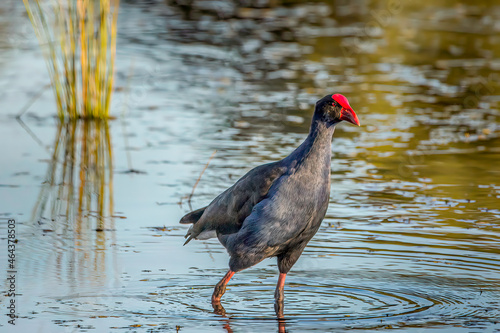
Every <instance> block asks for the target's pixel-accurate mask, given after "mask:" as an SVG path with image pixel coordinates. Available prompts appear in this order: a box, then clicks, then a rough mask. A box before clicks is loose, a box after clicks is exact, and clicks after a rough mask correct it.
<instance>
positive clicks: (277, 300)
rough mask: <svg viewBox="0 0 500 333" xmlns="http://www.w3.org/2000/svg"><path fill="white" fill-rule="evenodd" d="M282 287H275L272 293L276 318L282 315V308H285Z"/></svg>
mask: <svg viewBox="0 0 500 333" xmlns="http://www.w3.org/2000/svg"><path fill="white" fill-rule="evenodd" d="M284 294H285V293H284V291H283V289H276V292H275V293H274V311H275V312H276V316H277V317H278V319H281V318H283V317H284V314H283V312H284V309H285V295H284Z"/></svg>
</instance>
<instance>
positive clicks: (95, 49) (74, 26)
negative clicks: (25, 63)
mask: <svg viewBox="0 0 500 333" xmlns="http://www.w3.org/2000/svg"><path fill="white" fill-rule="evenodd" d="M23 2H24V5H25V7H26V11H27V12H28V16H29V18H30V20H31V23H32V25H33V27H34V29H35V33H36V35H37V38H38V41H39V43H40V46H41V48H42V51H43V54H44V58H45V60H46V62H47V68H48V71H49V75H50V79H51V82H52V87H53V90H54V94H55V97H56V102H57V109H58V115H59V118H60V119H61V120H63V119H65V118H72V119H76V118H87V119H92V118H108V117H109V109H110V101H111V94H112V90H113V74H114V67H115V57H116V33H117V21H118V8H119V0H45V1H44V0H23Z"/></svg>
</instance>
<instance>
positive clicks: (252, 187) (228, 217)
mask: <svg viewBox="0 0 500 333" xmlns="http://www.w3.org/2000/svg"><path fill="white" fill-rule="evenodd" d="M286 170H287V167H286V166H284V165H283V163H281V161H279V162H274V163H269V164H264V165H261V166H258V167H256V168H254V169H252V170H250V171H249V172H248V173H247V174H246V175H244V176H243V177H242V178H241V179H239V180H238V181H237V182H236V183H235V184H234V185H233V186H231V187H230V188H228V189H227V190H226V191H224V192H223V193H221V194H220V195H219V196H217V197H216V198H215V199H214V200H213V201H212V202H211V203H210V204H209V205H208V206H207V207H206V208H205V209H204V211H203V213H202V215H201V217H200V218H199V219H198V221H197V222H196V223H194V225H193V226H192V228H191V229H190V230H189V231H188V233H187V235H186V237H189V238H188V240H187V241H186V243H185V244H187V243H188V242H189V241H190V240H191V239H192V238H196V237H197V236H198V235H199V234H201V233H202V232H204V231H210V230H216V231H217V233H218V234H222V235H224V234H231V233H235V232H237V231H238V230H239V229H240V228H241V225H242V223H243V221H244V220H245V219H246V218H247V217H248V216H249V215H250V213H251V212H252V209H253V208H254V207H255V205H257V204H258V203H259V202H260V201H262V200H263V199H264V198H265V197H266V195H267V194H268V192H269V189H270V188H271V186H272V184H273V183H274V182H275V181H276V180H277V179H278V178H280V177H281V176H282V175H283V174H284V173H286ZM195 212H196V211H195ZM195 212H192V213H191V214H194V213H195ZM188 215H189V214H188ZM188 215H186V216H188ZM185 218H186V217H184V218H183V220H184V219H185ZM181 221H182V220H181ZM188 223H189V222H188Z"/></svg>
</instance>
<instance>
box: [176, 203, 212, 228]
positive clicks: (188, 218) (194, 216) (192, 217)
mask: <svg viewBox="0 0 500 333" xmlns="http://www.w3.org/2000/svg"><path fill="white" fill-rule="evenodd" d="M206 208H207V207H206V206H205V207H203V208H200V209H197V210H194V211H192V212H190V213H187V214H186V215H184V216H183V217H182V218H181V220H180V221H179V223H181V224H190V223H196V222H198V220H199V219H200V217H201V216H202V215H203V213H204V212H205V209H206Z"/></svg>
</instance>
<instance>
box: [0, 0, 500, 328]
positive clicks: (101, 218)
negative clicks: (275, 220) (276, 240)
mask: <svg viewBox="0 0 500 333" xmlns="http://www.w3.org/2000/svg"><path fill="white" fill-rule="evenodd" d="M116 36H117V45H116V63H115V65H114V66H115V68H114V73H115V74H114V84H113V86H112V91H113V95H112V100H111V106H110V109H109V114H110V116H111V117H112V118H111V119H109V120H106V119H101V120H99V119H97V120H96V119H94V120H78V121H70V122H67V121H61V120H60V119H58V118H57V114H58V105H57V103H56V99H55V98H54V93H53V91H52V88H51V80H50V77H49V73H48V71H47V68H46V64H45V61H44V58H43V56H42V50H43V45H42V48H40V46H39V43H38V41H37V39H36V35H35V32H34V30H33V26H32V25H31V23H30V20H29V18H28V15H27V13H26V9H25V7H24V6H23V3H22V2H21V1H16V0H3V1H2V2H1V4H0V52H1V57H0V140H1V142H2V144H1V145H0V155H1V156H2V158H1V159H2V162H1V168H0V230H1V231H2V232H1V233H0V235H1V236H0V239H1V243H2V244H4V245H5V244H6V229H7V220H8V219H15V220H16V232H17V237H18V240H19V242H18V244H17V269H18V272H19V273H18V281H17V288H18V292H19V294H18V296H17V303H18V308H17V309H18V315H19V318H18V320H17V322H16V324H17V325H16V327H11V326H10V325H8V324H7V322H6V320H4V319H2V321H0V325H2V326H1V327H2V330H5V331H7V330H12V331H18V330H24V331H38V332H59V331H60V332H80V331H81V332H83V331H95V332H109V331H112V332H121V331H138V332H139V331H140V332H143V331H147V332H156V331H167V332H174V331H178V332H200V331H203V332H233V331H234V332H256V331H263V332H268V331H269V332H271V331H277V330H278V329H281V331H283V329H285V330H286V331H288V332H304V331H313V330H315V331H323V332H326V331H332V330H342V329H350V330H353V331H370V330H379V329H390V330H392V331H396V332H434V331H440V332H441V331H442V332H453V333H455V332H472V331H474V332H497V331H500V311H499V296H500V288H499V287H498V286H499V282H500V223H499V221H500V111H499V110H500V109H499V107H500V5H499V4H498V2H497V1H493V0H491V1H488V0H481V1H463V2H461V3H457V2H456V1H448V0H438V1H427V0H420V1H415V0H409V1H403V0H387V1H386V0H354V1H340V0H339V1H333V0H332V1H299V0H296V1H279V0H241V1H229V0H227V1H224V0H217V1H196V0H178V1H121V2H120V3H119V15H118V23H117V27H116ZM332 93H341V94H344V95H345V96H346V97H347V98H348V99H349V102H350V104H351V106H352V107H353V109H354V110H355V111H356V113H357V115H358V117H359V119H360V122H361V125H362V126H361V127H359V128H358V127H355V126H351V125H349V124H347V123H343V124H341V125H339V126H338V127H337V131H336V133H335V136H334V139H333V144H332V150H333V160H332V192H331V199H330V205H329V209H328V213H327V217H326V218H325V221H324V222H323V225H322V227H321V229H320V230H319V232H318V234H317V235H316V236H315V238H314V239H313V240H312V241H311V242H310V244H309V246H308V247H307V248H306V250H305V252H304V255H303V256H302V257H301V259H300V260H299V262H298V263H297V264H296V265H295V267H294V268H293V269H292V271H291V274H289V277H288V278H287V286H286V289H285V318H286V320H285V323H284V324H283V323H280V325H278V323H277V322H276V321H275V316H274V310H273V291H274V287H275V283H276V280H277V268H276V264H275V260H274V259H272V260H266V261H264V262H262V263H261V264H259V265H257V266H256V267H254V268H251V269H248V270H245V271H243V272H241V273H240V274H237V275H236V276H235V278H234V279H233V280H232V281H231V283H230V287H229V289H228V292H227V293H226V295H225V296H224V299H223V305H224V307H225V310H226V314H225V316H220V315H217V314H214V313H213V309H212V307H211V305H210V295H211V293H212V290H213V286H214V285H215V283H217V281H218V280H219V279H220V277H221V276H222V275H223V274H224V273H225V271H226V269H227V261H228V256H227V254H226V252H225V250H224V248H223V247H222V246H221V245H220V244H219V243H218V242H217V240H208V241H198V242H191V243H190V244H189V246H186V247H182V243H183V241H184V239H183V236H184V234H185V232H186V229H187V227H186V226H181V225H179V224H178V221H179V219H180V217H182V215H183V214H185V213H186V212H188V211H189V210H190V209H191V207H190V206H192V208H193V209H195V208H199V207H202V206H203V205H206V204H208V203H209V202H210V201H211V200H212V199H213V198H214V197H215V196H216V195H218V194H219V193H220V192H221V191H223V190H224V189H225V188H227V187H228V186H230V185H232V184H233V183H234V182H235V181H236V180H237V179H238V178H239V177H240V176H242V175H243V174H245V173H246V172H247V171H248V170H249V169H251V168H253V167H255V166H257V165H260V164H262V163H265V162H270V161H275V160H278V159H281V158H283V157H285V156H287V155H288V154H289V153H290V152H291V151H292V150H293V149H294V148H295V147H296V146H298V145H299V144H300V143H301V142H302V140H303V139H304V138H305V136H306V135H307V133H308V129H309V123H310V120H311V115H312V111H313V107H314V103H315V101H316V100H318V99H319V98H321V97H323V96H324V95H326V94H332ZM215 150H217V153H216V154H215V157H214V158H213V160H211V162H210V164H209V166H208V168H207V170H206V172H205V173H204V174H203V177H202V178H201V180H200V182H199V184H198V186H197V188H196V190H195V192H194V196H193V198H192V201H191V203H188V202H187V196H188V195H189V194H190V193H191V190H192V188H193V185H194V183H195V182H196V179H197V178H198V176H199V174H200V172H201V171H202V170H203V168H204V166H205V164H206V163H207V161H208V159H209V158H210V156H211V155H212V153H213V152H214V151H215ZM4 245H2V250H1V251H0V267H1V268H2V272H5V271H6V267H7V259H6V258H7V252H6V245H5V246H4ZM2 274H4V273H2ZM6 274H7V273H5V276H7V275H6ZM4 281H5V280H4ZM0 288H1V289H2V292H1V295H0V304H1V306H2V308H3V309H5V308H4V307H5V306H6V304H7V302H8V301H9V298H6V297H5V293H6V290H7V283H6V282H5V285H4V284H0ZM2 312H6V311H4V310H2ZM279 326H280V327H279Z"/></svg>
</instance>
